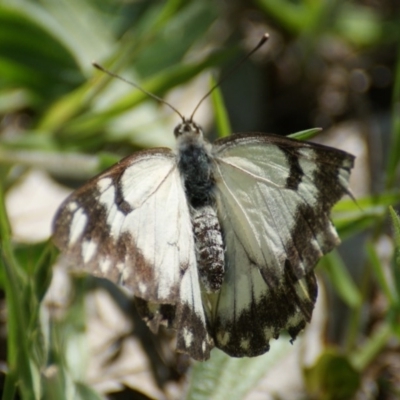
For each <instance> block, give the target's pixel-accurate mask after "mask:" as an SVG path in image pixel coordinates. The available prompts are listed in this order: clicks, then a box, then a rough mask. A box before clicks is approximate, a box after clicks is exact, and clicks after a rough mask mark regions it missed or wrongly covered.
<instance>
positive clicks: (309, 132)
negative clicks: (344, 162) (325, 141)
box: [287, 128, 322, 140]
mask: <svg viewBox="0 0 400 400" xmlns="http://www.w3.org/2000/svg"><path fill="white" fill-rule="evenodd" d="M321 131H322V128H311V129H306V130H305V131H300V132H296V133H291V134H290V135H288V136H287V137H289V138H291V139H297V140H310V139H312V138H313V137H314V136H316V135H318V133H320V132H321Z"/></svg>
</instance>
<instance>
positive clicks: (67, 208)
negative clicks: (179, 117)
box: [54, 149, 212, 359]
mask: <svg viewBox="0 0 400 400" xmlns="http://www.w3.org/2000/svg"><path fill="white" fill-rule="evenodd" d="M54 221H55V222H54V241H55V243H56V245H57V246H58V247H59V248H60V249H61V250H62V252H63V255H64V256H65V259H66V260H67V262H68V265H69V266H70V268H71V269H75V270H76V269H78V270H84V271H86V272H89V273H90V274H92V275H95V276H99V277H105V278H108V279H110V280H112V281H114V282H115V283H118V284H122V285H125V286H127V287H129V288H130V289H132V290H133V293H134V295H135V296H136V297H137V298H138V301H139V302H140V304H141V311H142V314H143V313H144V314H146V313H145V312H143V311H144V309H146V308H149V309H150V308H151V307H150V305H155V306H154V307H152V308H151V309H152V311H151V315H150V312H148V313H147V319H148V322H149V325H150V326H151V327H152V328H153V329H154V330H156V329H157V328H158V325H159V323H161V322H163V321H164V320H169V322H170V324H171V325H173V326H175V327H176V329H177V330H178V350H180V351H183V352H186V353H190V354H192V355H193V356H194V357H195V358H196V357H197V358H199V359H204V358H208V356H209V351H210V345H211V343H212V339H211V338H210V337H209V335H208V332H207V328H206V321H205V315H204V311H203V305H202V300H201V294H200V286H199V278H198V272H197V265H196V255H195V245H194V238H193V232H192V224H191V219H190V214H189V208H188V204H187V200H186V196H185V192H184V189H183V185H182V180H181V176H180V174H179V171H178V168H177V162H176V156H175V154H174V153H173V152H172V151H171V150H169V149H154V150H148V151H143V152H138V153H136V154H134V155H132V156H130V157H127V158H125V159H124V160H122V161H121V162H119V163H118V164H116V165H115V166H113V167H111V168H110V169H109V170H107V171H106V172H104V173H102V174H100V175H99V176H97V177H95V178H93V179H92V180H91V181H89V182H88V183H87V184H85V185H84V186H83V187H82V188H80V189H78V190H76V191H75V192H74V193H73V194H72V195H71V196H70V197H69V198H67V200H66V201H65V202H64V203H63V204H62V206H61V207H60V209H59V211H58V213H57V215H56V217H55V220H54ZM165 304H168V305H170V306H172V307H169V308H168V310H169V313H170V315H163V310H165V308H164V307H163V305H165ZM147 306H149V307H147ZM151 320H153V321H151ZM195 339H196V340H195Z"/></svg>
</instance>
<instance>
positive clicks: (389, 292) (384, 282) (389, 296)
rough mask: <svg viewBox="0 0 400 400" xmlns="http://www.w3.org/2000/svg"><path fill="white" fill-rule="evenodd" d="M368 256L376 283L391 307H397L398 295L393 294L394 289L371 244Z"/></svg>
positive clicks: (368, 244)
mask: <svg viewBox="0 0 400 400" xmlns="http://www.w3.org/2000/svg"><path fill="white" fill-rule="evenodd" d="M367 255H368V259H369V262H370V266H371V268H372V271H373V273H374V275H375V278H376V281H377V283H378V285H379V286H380V288H381V290H382V292H383V293H384V295H385V297H386V300H387V301H388V303H389V305H390V306H391V307H396V306H397V305H398V304H399V299H398V298H397V296H396V293H394V292H393V289H392V287H391V285H390V284H389V282H388V279H387V277H386V274H385V271H384V267H383V265H382V263H381V260H380V259H379V256H378V254H377V252H376V250H375V247H374V245H373V244H372V243H371V242H369V243H367ZM390 280H392V279H390Z"/></svg>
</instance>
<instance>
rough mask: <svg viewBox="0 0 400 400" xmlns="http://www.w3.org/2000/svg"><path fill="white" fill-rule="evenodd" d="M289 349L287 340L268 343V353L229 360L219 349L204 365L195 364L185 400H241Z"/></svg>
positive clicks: (214, 351) (215, 350)
mask: <svg viewBox="0 0 400 400" xmlns="http://www.w3.org/2000/svg"><path fill="white" fill-rule="evenodd" d="M290 349H291V345H290V341H289V339H288V338H285V337H282V338H281V339H279V340H277V341H273V343H271V349H270V350H269V352H268V353H266V354H264V355H262V356H259V357H254V358H232V357H230V356H228V355H227V354H225V353H223V352H222V351H220V350H218V349H214V350H213V351H212V352H211V357H210V359H209V360H208V361H206V362H203V363H195V365H194V367H193V371H192V374H191V377H190V384H189V390H188V394H187V397H186V399H187V400H203V399H204V400H225V399H230V400H241V399H243V398H244V397H245V395H246V393H248V392H249V391H250V390H251V389H252V388H253V387H254V385H255V384H256V383H257V382H258V381H259V380H260V379H261V378H262V377H263V376H264V375H265V374H266V373H267V372H268V371H269V370H270V369H271V368H272V367H273V366H274V365H275V364H276V363H277V362H278V361H279V360H281V359H282V357H284V356H285V355H286V354H287V353H288V352H289V351H290Z"/></svg>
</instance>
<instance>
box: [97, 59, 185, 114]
mask: <svg viewBox="0 0 400 400" xmlns="http://www.w3.org/2000/svg"><path fill="white" fill-rule="evenodd" d="M92 65H93V67H95V68H97V69H99V70H100V71H102V72H105V73H106V74H107V75H110V76H112V77H113V78H117V79H119V80H120V81H122V82H125V83H127V84H128V85H131V86H133V87H135V88H136V89H139V90H140V91H141V92H142V93H144V94H147V96H150V97H152V98H153V99H154V100H157V101H159V102H160V103H163V104H165V105H166V106H168V107H169V108H170V109H171V110H173V111H175V112H176V113H177V114H178V115H179V116H180V117H181V120H182V121H185V118H184V117H183V115H182V114H181V113H180V112H179V111H178V110H177V109H176V108H175V107H174V106H173V105H171V104H169V103H168V102H167V101H165V100H164V99H162V98H161V97H158V96H156V95H155V94H153V93H151V92H148V91H147V90H146V89H143V88H142V87H140V86H139V85H137V84H136V83H134V82H131V81H128V80H127V79H125V78H123V77H122V76H119V75H117V74H114V72H111V71H109V70H108V69H105V68H104V67H102V66H101V65H100V64H97V63H96V62H92Z"/></svg>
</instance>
